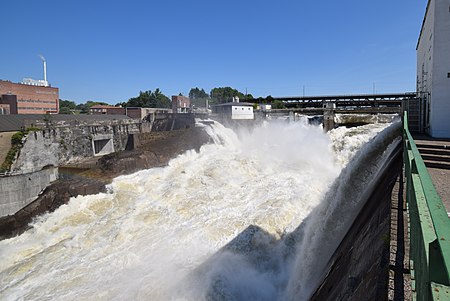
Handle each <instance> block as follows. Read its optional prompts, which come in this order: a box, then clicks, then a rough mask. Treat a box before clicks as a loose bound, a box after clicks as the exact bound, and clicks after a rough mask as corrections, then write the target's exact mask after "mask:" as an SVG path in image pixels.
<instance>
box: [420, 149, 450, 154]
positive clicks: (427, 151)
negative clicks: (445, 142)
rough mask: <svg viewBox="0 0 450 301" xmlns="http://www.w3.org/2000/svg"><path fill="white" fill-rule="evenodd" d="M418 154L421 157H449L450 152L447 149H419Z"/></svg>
mask: <svg viewBox="0 0 450 301" xmlns="http://www.w3.org/2000/svg"><path fill="white" fill-rule="evenodd" d="M419 152H420V154H421V155H422V156H423V155H437V156H450V150H448V149H438V148H421V147H419Z"/></svg>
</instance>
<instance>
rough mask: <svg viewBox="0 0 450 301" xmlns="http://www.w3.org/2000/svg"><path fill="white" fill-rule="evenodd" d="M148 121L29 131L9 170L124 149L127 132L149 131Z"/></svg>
mask: <svg viewBox="0 0 450 301" xmlns="http://www.w3.org/2000/svg"><path fill="white" fill-rule="evenodd" d="M150 127H151V124H150V123H141V122H140V121H138V120H133V119H128V120H103V121H96V120H93V121H91V122H90V123H89V124H85V123H74V124H72V123H69V124H61V125H55V126H51V127H48V128H43V129H42V130H40V131H33V132H30V133H29V134H28V135H27V136H26V137H25V139H24V141H23V143H22V144H23V146H22V148H21V150H20V153H19V155H18V156H17V158H16V160H15V161H14V163H13V164H12V166H11V172H12V173H13V174H14V173H30V172H34V171H39V170H41V169H42V168H44V167H46V166H60V165H64V164H69V163H73V162H77V161H81V160H85V159H86V158H91V157H95V156H101V155H105V154H108V153H112V152H115V151H122V150H125V148H126V146H127V142H128V135H130V134H135V133H141V132H149V131H150Z"/></svg>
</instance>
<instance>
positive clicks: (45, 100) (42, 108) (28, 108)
mask: <svg viewBox="0 0 450 301" xmlns="http://www.w3.org/2000/svg"><path fill="white" fill-rule="evenodd" d="M13 95H15V96H16V97H17V103H16V104H15V106H16V107H17V111H15V110H13V107H14V105H12V104H11V103H9V102H5V99H11V96H13ZM0 98H1V100H0V104H9V105H10V107H11V112H10V113H11V114H47V113H50V114H57V113H58V112H59V89H58V88H53V87H44V86H32V85H25V84H16V83H12V82H10V81H3V80H0Z"/></svg>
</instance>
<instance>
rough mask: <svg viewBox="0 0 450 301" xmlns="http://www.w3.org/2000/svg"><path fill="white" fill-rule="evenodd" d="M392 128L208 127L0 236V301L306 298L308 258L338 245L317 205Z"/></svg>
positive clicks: (311, 261) (327, 203)
mask: <svg viewBox="0 0 450 301" xmlns="http://www.w3.org/2000/svg"><path fill="white" fill-rule="evenodd" d="M396 123H397V124H398V122H396ZM394 126H395V123H394V125H393V124H371V125H366V126H360V127H356V128H350V129H346V128H338V129H334V130H332V131H330V132H329V133H323V130H322V128H321V127H320V126H313V125H308V124H307V122H295V123H286V122H276V121H274V122H266V123H264V124H263V125H262V126H261V127H258V128H255V129H254V130H252V131H251V132H248V131H242V132H239V133H235V132H233V131H232V130H230V129H228V128H225V127H223V126H222V125H221V124H218V123H215V124H214V125H208V126H205V130H206V131H207V132H208V134H209V135H210V137H211V138H212V140H213V141H214V143H210V144H207V145H204V146H202V147H201V149H200V151H199V152H195V151H188V152H186V153H184V154H183V155H180V156H178V157H177V158H175V159H173V160H171V161H170V162H169V164H168V166H166V167H162V168H153V169H149V170H143V171H140V172H137V173H134V174H132V175H127V176H121V177H118V178H116V179H114V181H113V182H112V184H111V185H109V187H108V193H101V194H98V195H90V196H83V197H81V196H79V197H76V198H73V199H71V200H70V202H69V203H68V204H67V205H63V206H61V207H60V208H58V209H57V210H56V211H55V212H53V213H49V214H45V215H43V216H40V217H39V218H37V219H36V220H35V221H34V222H33V224H32V228H31V229H30V230H28V231H26V232H25V233H23V234H22V235H20V236H18V237H15V238H11V239H8V240H4V241H0V299H2V300H291V299H292V300H293V299H300V300H301V299H307V298H308V296H309V295H310V294H311V291H312V290H313V289H314V288H315V286H316V285H317V281H319V279H317V278H318V277H319V276H320V275H319V276H317V277H315V276H312V274H311V273H312V272H311V271H312V265H314V267H315V268H317V265H316V261H317V258H314V256H331V254H329V253H332V251H333V250H334V249H333V248H335V247H336V246H335V245H336V244H337V243H338V240H339V235H336V234H332V236H333V237H335V238H336V241H337V242H334V243H331V244H329V243H328V244H324V243H323V241H321V240H323V239H324V238H326V239H327V240H329V239H330V238H329V236H326V235H327V233H321V232H324V231H325V232H330V233H331V231H330V230H329V228H327V227H326V226H324V225H327V223H326V222H324V220H325V219H327V218H334V219H336V218H337V217H336V216H335V215H333V213H329V212H328V211H326V210H320V208H321V206H322V207H323V208H331V209H328V210H329V211H331V212H335V210H334V209H333V208H334V207H338V206H337V205H333V204H334V203H333V202H335V200H334V199H335V198H332V197H330V195H331V193H328V194H327V191H330V189H331V190H332V191H334V192H333V193H332V194H333V195H337V194H339V193H341V192H340V191H339V187H340V186H339V185H338V184H339V183H341V184H340V185H343V184H342V183H344V182H345V181H339V179H340V178H342V179H349V178H348V177H347V178H346V176H345V174H344V175H342V174H341V173H342V172H344V171H347V174H349V173H351V171H352V170H353V169H355V168H356V167H352V162H353V161H358V160H357V157H358V153H359V152H358V150H361V149H362V148H364V147H371V148H377V147H379V146H378V145H379V144H380V143H379V142H376V141H375V140H376V137H378V136H380V135H382V134H383V133H385V132H390V131H391V132H392V131H393V129H392V128H393V127H394ZM380 132H382V133H381V134H379V133H380ZM384 135H386V134H384ZM370 144H373V145H372V146H370ZM388 144H389V143H388ZM388 144H387V145H388ZM360 157H361V155H360ZM373 159H374V158H373ZM361 160H365V161H364V162H365V163H367V162H368V161H367V160H369V159H367V158H366V159H364V158H363V159H360V161H361ZM377 160H378V159H377ZM376 162H379V161H376ZM360 164H361V163H360ZM377 164H378V163H377ZM377 164H374V166H375V165H377ZM375 170H376V169H373V170H371V169H370V170H368V171H364V176H365V177H367V179H368V180H367V181H369V180H370V177H371V173H374V172H376V171H375ZM340 174H341V176H339V175H340ZM350 180H351V178H350ZM344 184H345V183H344ZM347 184H349V183H347ZM366 184H367V183H366V182H361V183H360V184H359V185H362V186H361V187H363V186H364V185H366ZM355 185H356V184H355ZM356 187H360V186H358V185H356ZM333 189H334V190H333ZM359 189H361V190H363V189H364V188H359ZM352 194H355V193H353V192H352ZM356 194H357V193H356ZM355 202H356V201H355ZM340 205H342V206H344V205H343V204H340ZM340 205H339V206H340ZM345 206H349V205H348V204H345ZM318 208H319V209H318ZM350 210H353V211H355V210H357V206H356V207H355V208H353V207H352V208H351V209H350ZM314 212H315V213H314ZM355 212H356V211H355ZM313 213H314V214H313ZM314 216H316V217H314ZM317 216H318V217H317ZM350 217H351V215H350ZM344 224H345V223H344ZM347 224H348V222H347ZM333 227H334V228H339V227H338V226H334V225H333ZM344 228H345V227H343V228H342V229H344ZM299 229H300V230H299ZM342 229H341V230H339V231H340V232H339V233H341V232H342V231H344V230H345V229H344V230H342ZM299 233H301V234H299ZM342 235H343V234H341V236H342ZM319 250H321V251H319ZM323 250H325V251H326V252H325V253H326V254H325V255H324V254H323ZM319 261H320V260H319ZM322 261H323V260H322Z"/></svg>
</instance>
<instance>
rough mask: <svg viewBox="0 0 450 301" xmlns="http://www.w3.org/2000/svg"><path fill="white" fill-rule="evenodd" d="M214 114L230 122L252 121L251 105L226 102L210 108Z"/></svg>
mask: <svg viewBox="0 0 450 301" xmlns="http://www.w3.org/2000/svg"><path fill="white" fill-rule="evenodd" d="M212 111H213V113H215V114H219V115H221V116H222V117H223V118H227V119H232V120H243V119H254V118H255V116H254V114H253V104H252V103H246V102H227V103H222V104H220V105H215V106H212Z"/></svg>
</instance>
